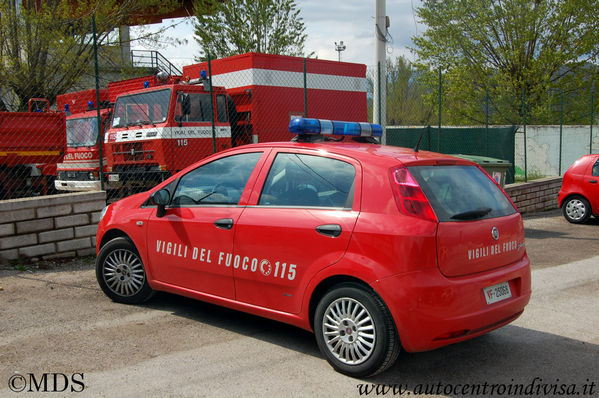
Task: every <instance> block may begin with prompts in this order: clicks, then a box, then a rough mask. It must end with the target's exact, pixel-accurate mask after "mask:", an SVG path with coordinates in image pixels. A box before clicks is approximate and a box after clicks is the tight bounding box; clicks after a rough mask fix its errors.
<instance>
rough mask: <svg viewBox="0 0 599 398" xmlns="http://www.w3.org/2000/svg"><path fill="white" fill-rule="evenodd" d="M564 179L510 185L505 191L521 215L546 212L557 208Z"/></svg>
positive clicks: (549, 178)
mask: <svg viewBox="0 0 599 398" xmlns="http://www.w3.org/2000/svg"><path fill="white" fill-rule="evenodd" d="M561 186H562V177H547V178H541V179H538V180H533V181H530V182H526V183H524V182H522V183H516V184H509V185H506V186H505V191H506V192H507V194H508V195H509V196H510V198H511V199H512V200H513V201H514V203H515V204H516V206H518V209H519V210H520V212H521V213H531V212H535V211H545V210H551V209H556V208H557V194H558V192H559V190H560V187H561Z"/></svg>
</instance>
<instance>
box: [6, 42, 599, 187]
mask: <svg viewBox="0 0 599 398" xmlns="http://www.w3.org/2000/svg"><path fill="white" fill-rule="evenodd" d="M110 52H115V53H120V51H119V50H117V49H110V48H104V49H101V51H100V57H101V56H102V53H105V54H106V53H110ZM93 58H94V57H92V56H90V59H93ZM108 58H109V59H114V57H108ZM398 62H399V61H398ZM388 66H389V68H388V73H387V77H386V79H382V81H384V82H386V84H387V86H386V98H385V106H386V131H387V143H388V144H390V145H399V146H414V145H415V142H416V141H417V140H418V138H419V137H421V136H422V137H424V139H423V140H422V144H421V148H422V149H429V150H432V151H440V152H444V153H450V154H467V155H483V156H490V157H496V158H499V159H504V160H507V161H509V162H510V163H512V165H513V166H514V168H513V170H511V171H510V173H508V182H511V180H513V179H514V178H516V179H517V178H518V177H520V178H523V179H527V178H528V177H533V176H542V175H556V174H557V175H560V174H563V172H564V171H565V170H566V169H567V168H568V167H569V165H570V164H571V163H572V162H573V161H574V160H575V159H577V158H578V157H579V156H580V155H582V154H585V153H594V152H598V151H599V135H598V134H597V128H595V129H593V127H594V126H593V123H594V121H595V119H596V115H597V114H598V113H599V110H598V109H597V108H598V105H599V104H598V103H597V102H599V101H596V100H595V95H594V89H593V86H594V82H593V83H592V84H591V83H589V82H588V81H585V80H584V79H583V80H582V81H581V80H578V81H574V80H572V82H571V83H570V86H563V87H561V88H560V89H559V90H558V89H548V90H547V91H546V92H543V93H542V95H539V96H537V98H535V99H534V101H533V100H532V99H531V97H532V96H533V95H534V94H527V93H526V92H523V93H522V95H521V96H512V97H505V96H500V95H499V93H498V92H494V91H493V90H488V89H485V88H484V87H477V86H473V85H472V84H471V83H469V82H467V81H462V82H460V84H458V83H457V82H456V81H452V79H453V78H452V77H451V76H445V75H443V74H442V73H429V74H422V73H419V72H417V71H414V70H412V69H410V68H409V67H408V68H406V67H405V65H399V63H398V64H397V65H393V64H391V63H390V64H389V65H388ZM90 69H93V68H91V65H90ZM117 69H118V73H117V72H116V71H117ZM378 69H380V68H367V67H366V66H365V65H360V64H352V63H344V62H336V61H327V60H319V59H311V58H298V57H288V56H279V55H267V54H256V53H249V54H242V55H238V56H233V57H229V58H224V59H215V60H206V61H204V62H200V63H197V64H193V65H188V66H185V67H183V68H182V70H178V69H177V68H175V67H174V66H173V65H172V64H171V63H170V62H169V61H168V60H167V59H165V58H164V57H162V56H161V55H160V54H159V53H157V52H155V51H150V52H138V53H136V52H132V53H131V59H129V60H128V61H127V63H126V64H125V65H124V66H123V67H121V68H115V67H114V65H108V64H106V63H104V64H102V62H101V63H100V68H99V72H97V73H92V74H90V73H87V74H84V75H83V78H82V79H80V80H79V81H78V82H77V83H76V84H74V85H73V89H72V90H70V92H67V93H62V94H60V95H57V96H56V97H55V98H49V99H48V100H45V99H40V98H37V97H38V95H37V93H36V92H33V91H32V92H30V93H28V94H29V95H30V97H31V98H32V99H31V101H30V103H29V104H28V107H27V108H26V109H25V108H24V105H22V104H20V102H18V101H16V97H17V95H16V94H15V93H14V92H11V91H10V89H8V88H6V87H3V88H2V91H1V92H0V98H1V99H2V101H1V102H0V103H1V105H2V109H1V112H0V135H1V137H0V138H1V139H2V140H1V141H0V199H10V198H17V197H23V196H37V195H44V194H50V193H55V192H75V191H88V190H100V189H103V190H107V191H108V192H109V196H112V197H123V196H126V195H129V194H131V193H135V192H139V191H142V190H146V189H149V188H151V187H152V186H154V185H155V184H157V183H159V182H161V181H163V180H164V179H166V178H168V177H169V176H171V175H172V174H174V173H176V172H178V171H180V170H182V169H184V168H186V167H188V166H189V165H191V164H193V163H195V162H196V161H198V160H200V159H203V158H205V157H207V156H210V155H211V154H213V153H216V152H219V151H222V150H226V149H228V148H232V147H236V146H240V145H245V144H251V143H254V142H272V141H287V140H290V139H291V138H292V135H291V134H290V133H289V132H288V125H289V122H290V120H291V119H292V118H294V117H313V118H323V119H329V120H347V121H356V122H362V121H372V120H373V115H372V112H373V111H372V109H373V91H374V90H373V87H374V81H375V73H376V72H375V71H377V70H378ZM389 70H390V72H389ZM96 82H97V84H98V86H99V87H100V89H99V90H97V91H96V90H95V89H94V87H95V83H96ZM456 86H457V87H462V88H463V89H464V91H467V92H469V93H470V94H472V93H474V95H470V96H460V95H455V87H456ZM21 96H22V93H21ZM539 104H540V105H539ZM540 123H543V127H538V124H540ZM573 124H578V125H577V126H572V125H573ZM414 126H415V127H414ZM431 126H432V127H431ZM451 126H456V127H459V126H462V127H460V128H456V127H451ZM463 126H468V127H463ZM511 126H514V127H511ZM449 127H451V128H449Z"/></svg>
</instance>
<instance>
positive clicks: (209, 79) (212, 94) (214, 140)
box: [207, 53, 216, 153]
mask: <svg viewBox="0 0 599 398" xmlns="http://www.w3.org/2000/svg"><path fill="white" fill-rule="evenodd" d="M207 55H208V81H209V82H210V112H211V114H212V151H213V152H212V153H216V128H215V126H214V90H213V89H212V59H211V58H210V53H208V54H207Z"/></svg>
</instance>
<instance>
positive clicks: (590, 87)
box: [368, 58, 599, 181]
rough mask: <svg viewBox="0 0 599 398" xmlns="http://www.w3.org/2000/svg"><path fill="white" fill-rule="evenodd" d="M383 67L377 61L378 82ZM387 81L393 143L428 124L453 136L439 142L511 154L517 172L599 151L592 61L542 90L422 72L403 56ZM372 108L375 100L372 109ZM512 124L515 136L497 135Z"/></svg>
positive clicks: (560, 166) (558, 168)
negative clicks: (584, 69) (509, 87)
mask: <svg viewBox="0 0 599 398" xmlns="http://www.w3.org/2000/svg"><path fill="white" fill-rule="evenodd" d="M587 69H588V68H587ZM377 70H378V68H375V67H370V68H369V72H368V76H369V78H368V80H369V82H370V85H372V84H373V83H372V82H374V81H375V77H376V73H377ZM384 80H385V79H383V81H384ZM386 82H387V98H386V110H387V112H386V115H387V118H386V123H387V132H388V135H389V136H388V141H387V143H388V144H391V145H403V144H404V143H412V142H413V141H415V138H414V137H418V136H420V134H421V132H422V129H428V130H427V131H432V132H433V133H432V137H437V136H438V135H440V136H442V137H443V140H445V144H443V145H441V146H439V145H438V144H439V143H440V142H441V139H437V141H436V143H437V144H434V145H432V146H431V147H430V149H431V150H433V151H441V152H444V153H448V154H457V153H461V154H471V155H483V156H492V157H497V158H499V159H504V160H508V161H510V162H511V163H512V164H513V166H514V169H513V171H512V172H513V173H514V177H515V179H516V180H527V179H529V178H537V177H543V176H557V175H562V174H563V173H564V172H565V171H566V170H567V169H568V167H570V165H572V163H573V162H574V161H575V160H576V159H578V158H579V157H580V156H582V155H585V154H590V153H597V152H599V133H598V132H597V126H596V125H595V124H596V122H597V116H598V114H599V103H598V101H597V99H596V95H595V92H596V89H597V87H596V86H597V83H596V81H595V80H594V79H592V71H591V70H590V69H589V70H587V72H584V73H582V76H574V75H573V74H567V73H565V74H564V76H563V77H562V78H561V79H560V80H558V81H557V82H556V83H554V86H552V85H548V86H547V87H546V88H545V89H543V90H541V91H539V92H530V93H527V92H526V90H522V91H520V92H517V93H516V92H514V91H513V90H512V91H505V90H503V91H502V90H501V88H500V87H494V88H489V87H484V86H482V85H477V84H475V83H474V81H473V80H468V79H466V78H464V77H463V76H453V75H452V74H451V73H442V72H441V71H429V72H422V71H419V70H416V69H415V68H413V67H412V66H411V65H410V64H409V62H407V61H405V60H402V59H400V58H398V59H397V60H396V61H395V63H393V62H390V61H388V62H387V78H386ZM557 83H559V84H560V85H559V87H558V86H557V85H556V84H557ZM506 92H508V93H509V92H511V94H506ZM371 112H372V110H371V108H370V107H369V117H372V114H371ZM510 126H514V127H515V128H512V129H511V131H512V134H513V137H512V139H511V140H508V141H503V140H502V139H496V138H497V137H496V135H499V136H501V135H502V134H504V130H503V128H506V127H507V128H509V127H510ZM458 131H459V133H458ZM393 135H399V136H396V137H393ZM429 135H430V133H428V132H427V133H426V134H425V136H426V137H428V136H429ZM426 143H428V141H426ZM498 145H499V146H501V147H498ZM510 179H511V177H510V176H509V173H508V181H510Z"/></svg>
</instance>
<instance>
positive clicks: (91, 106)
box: [87, 101, 94, 110]
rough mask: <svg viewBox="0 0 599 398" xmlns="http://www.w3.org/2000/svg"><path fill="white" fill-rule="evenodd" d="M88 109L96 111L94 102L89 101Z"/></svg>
mask: <svg viewBox="0 0 599 398" xmlns="http://www.w3.org/2000/svg"><path fill="white" fill-rule="evenodd" d="M87 109H88V110H92V109H94V103H93V101H87Z"/></svg>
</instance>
